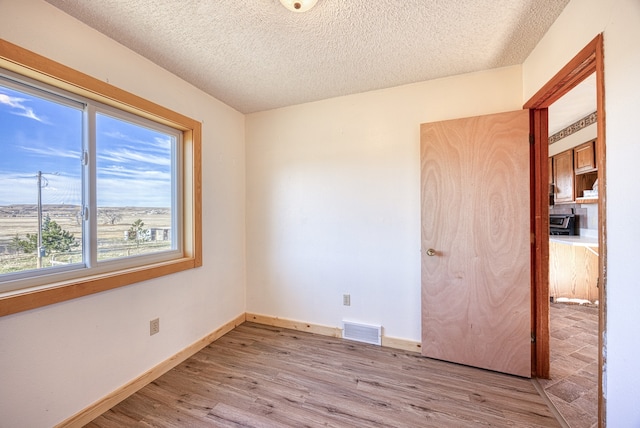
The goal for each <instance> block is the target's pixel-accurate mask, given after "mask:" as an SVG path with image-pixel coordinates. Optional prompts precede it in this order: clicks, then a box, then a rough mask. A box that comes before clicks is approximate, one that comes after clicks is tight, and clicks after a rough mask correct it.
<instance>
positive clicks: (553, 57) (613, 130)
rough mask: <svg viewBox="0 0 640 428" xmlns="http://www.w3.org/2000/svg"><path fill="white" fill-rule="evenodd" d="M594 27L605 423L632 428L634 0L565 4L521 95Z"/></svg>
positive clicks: (639, 93)
mask: <svg viewBox="0 0 640 428" xmlns="http://www.w3.org/2000/svg"><path fill="white" fill-rule="evenodd" d="M600 32H604V58H605V59H604V65H605V72H604V75H605V104H606V105H605V110H606V143H607V154H606V156H607V159H606V171H607V200H606V201H604V203H605V204H606V210H607V242H606V245H607V248H608V256H607V289H606V299H607V327H606V329H607V332H606V356H607V366H606V374H605V379H604V383H605V388H606V399H607V405H606V412H607V413H606V414H607V426H609V427H638V426H640V406H638V397H639V396H640V368H639V366H638V355H640V328H639V326H640V311H639V310H638V308H639V303H638V302H640V281H639V280H638V273H637V264H638V239H639V238H640V233H639V232H638V229H636V227H637V217H638V213H640V199H639V198H637V197H636V196H635V195H637V193H638V191H637V183H636V180H635V179H634V178H633V177H634V176H635V171H636V170H637V160H638V159H640V136H639V135H640V134H639V133H638V114H640V83H639V80H638V76H640V2H638V1H637V0H573V1H572V2H571V3H569V5H568V6H567V7H566V9H565V11H564V12H563V14H562V15H561V16H560V18H559V19H558V20H557V21H556V22H555V24H554V25H553V27H552V28H551V29H550V31H549V32H548V33H547V34H546V36H545V38H544V39H543V40H542V41H541V42H540V43H539V44H538V46H537V47H536V49H535V51H534V52H533V53H532V54H531V55H530V56H529V58H528V59H527V61H526V62H525V63H524V66H523V72H524V88H525V92H524V98H525V99H529V98H530V97H531V96H532V95H533V94H534V93H535V92H536V91H537V90H538V89H539V88H540V87H541V86H542V85H543V84H544V83H545V82H546V81H547V80H549V78H551V77H552V76H553V75H554V74H555V73H556V72H557V71H558V70H559V69H560V68H561V67H562V66H563V65H564V64H566V63H567V62H568V61H569V60H570V59H571V58H572V57H573V56H574V55H575V54H576V53H577V52H578V51H579V50H580V49H581V48H583V47H584V46H585V45H586V44H587V43H588V42H590V41H591V40H592V39H593V38H594V37H595V36H596V35H597V34H598V33H600ZM601 203H602V201H601Z"/></svg>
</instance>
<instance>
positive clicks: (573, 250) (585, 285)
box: [549, 238, 598, 303]
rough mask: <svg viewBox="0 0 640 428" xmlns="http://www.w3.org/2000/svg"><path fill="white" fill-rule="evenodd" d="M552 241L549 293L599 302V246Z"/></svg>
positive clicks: (555, 297)
mask: <svg viewBox="0 0 640 428" xmlns="http://www.w3.org/2000/svg"><path fill="white" fill-rule="evenodd" d="M561 240H562V238H559V239H557V240H550V241H549V296H551V297H552V298H553V300H554V301H557V299H559V298H566V299H580V300H588V301H589V302H591V303H595V302H597V301H598V247H597V246H589V245H575V244H573V243H565V242H558V241H561Z"/></svg>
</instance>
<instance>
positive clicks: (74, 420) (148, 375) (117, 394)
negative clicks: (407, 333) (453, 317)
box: [55, 313, 421, 428]
mask: <svg viewBox="0 0 640 428" xmlns="http://www.w3.org/2000/svg"><path fill="white" fill-rule="evenodd" d="M245 321H249V322H254V323H257V324H263V325H268V326H272V327H280V328H287V329H290V330H298V331H304V332H308V333H313V334H319V335H322V336H331V337H342V329H341V328H339V327H330V326H325V325H320V324H311V323H306V322H302V321H295V320H290V319H286V318H279V317H273V316H268V315H260V314H252V313H243V314H241V315H238V316H237V317H236V318H234V319H232V320H231V321H229V322H227V323H225V324H224V325H222V326H221V327H219V328H217V329H216V330H214V331H212V332H211V333H209V334H207V335H206V336H204V337H202V338H201V339H199V340H197V341H195V342H194V343H192V344H191V345H189V346H187V347H186V348H184V349H183V350H182V351H180V352H178V353H177V354H175V355H173V356H172V357H170V358H168V359H166V360H165V361H163V362H161V363H160V364H158V365H156V366H155V367H152V368H151V369H149V370H147V371H146V372H145V373H143V374H141V375H140V376H138V377H137V378H135V379H133V380H132V381H130V382H128V383H126V384H125V385H123V386H121V387H120V388H118V389H116V390H115V391H113V392H111V393H110V394H108V395H106V396H105V397H103V398H101V399H100V400H98V401H96V402H95V403H93V404H91V405H89V406H87V407H86V408H84V409H83V410H81V411H79V412H78V413H76V414H75V415H73V416H71V417H69V418H67V419H66V420H64V421H63V422H61V423H59V424H58V425H56V426H55V428H75V427H82V426H84V425H86V424H88V423H89V422H91V421H92V420H94V419H95V418H97V417H98V416H100V415H101V414H103V413H104V412H106V411H107V410H109V409H110V408H112V407H113V406H115V405H116V404H118V403H120V402H121V401H123V400H125V399H126V398H127V397H129V396H130V395H132V394H134V393H136V392H137V391H139V390H140V389H142V388H144V387H145V386H146V385H148V384H149V383H151V382H153V381H154V380H156V379H157V378H159V377H160V376H162V375H163V374H165V373H166V372H168V371H169V370H171V369H172V368H174V367H175V366H177V365H178V364H180V363H182V362H183V361H185V360H186V359H187V358H189V357H191V356H192V355H194V354H196V353H197V352H199V351H200V350H201V349H203V348H204V347H206V346H208V345H210V344H211V343H212V342H214V341H216V340H218V339H219V338H221V337H222V336H224V335H225V334H227V333H229V332H230V331H231V330H233V329H234V328H236V327H238V326H239V325H241V324H242V323H244V322H245ZM382 346H384V347H387V348H393V349H399V350H403V351H410V352H420V350H421V345H420V342H415V341H412V340H407V339H399V338H395V337H387V336H382Z"/></svg>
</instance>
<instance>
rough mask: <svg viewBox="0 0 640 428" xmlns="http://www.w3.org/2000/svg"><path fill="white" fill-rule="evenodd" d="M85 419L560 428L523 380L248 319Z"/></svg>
mask: <svg viewBox="0 0 640 428" xmlns="http://www.w3.org/2000/svg"><path fill="white" fill-rule="evenodd" d="M87 426H88V427H129V426H145V427H148V426H158V427H160V426H161V427H278V426H291V427H319V426H328V427H479V426H481V427H488V426H492V427H507V426H512V427H558V426H560V425H559V424H558V422H557V421H556V419H555V418H554V417H553V415H552V414H551V412H550V410H549V408H548V407H547V405H546V404H545V402H544V401H543V399H542V398H541V397H540V395H538V393H537V392H536V390H535V388H534V386H533V384H532V383H531V381H530V380H528V379H523V378H518V377H514V376H509V375H504V374H499V373H494V372H489V371H485V370H480V369H474V368H470V367H465V366H460V365H455V364H450V363H445V362H442V361H437V360H431V359H428V358H424V357H422V356H421V355H420V354H419V353H413V352H408V351H398V350H394V349H390V348H382V347H378V346H374V345H367V344H361V343H357V342H352V341H347V340H343V339H337V338H332V337H326V336H319V335H314V334H310V333H304V332H299V331H294V330H287V329H281V328H276V327H268V326H264V325H260V324H253V323H245V324H243V325H241V326H239V327H237V328H236V329H235V330H233V331H232V332H230V333H228V334H227V335H225V336H223V337H222V338H220V339H218V340H217V341H215V342H214V343H212V344H211V345H209V346H207V347H206V348H204V349H203V350H202V351H200V352H198V353H197V354H195V355H194V356H193V357H191V358H189V359H188V360H186V361H185V362H183V363H182V364H180V365H179V366H177V367H175V368H174V369H173V370H171V371H169V372H167V373H166V374H165V375H163V376H161V377H160V378H158V379H157V380H155V381H154V382H152V383H151V384H149V385H147V386H146V387H145V388H143V389H141V390H140V391H138V392H137V393H135V394H134V395H132V396H131V397H129V398H128V399H126V400H125V401H123V402H121V403H120V404H118V405H117V406H115V407H114V408H112V409H111V410H109V411H107V412H105V413H104V414H103V415H101V416H99V417H98V418H96V419H95V420H94V421H93V422H91V423H90V424H88V425H87Z"/></svg>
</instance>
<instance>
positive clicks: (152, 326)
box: [149, 318, 160, 336]
mask: <svg viewBox="0 0 640 428" xmlns="http://www.w3.org/2000/svg"><path fill="white" fill-rule="evenodd" d="M156 333H160V318H156V319H154V320H151V321H149V336H153V335H154V334H156Z"/></svg>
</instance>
